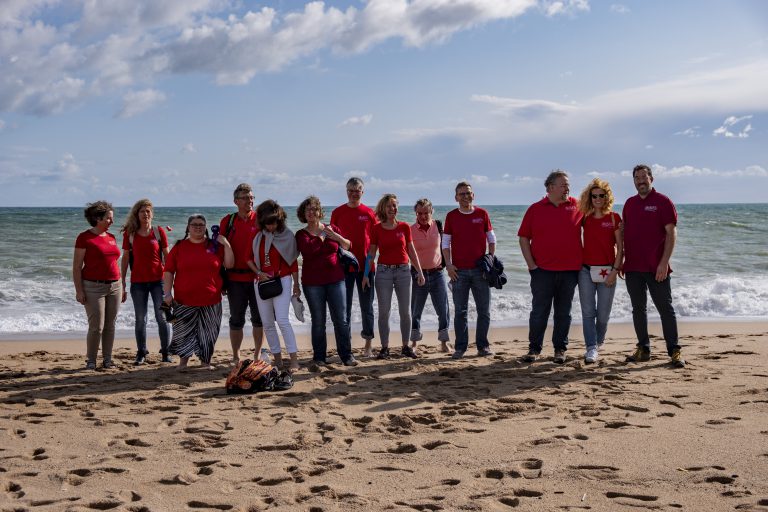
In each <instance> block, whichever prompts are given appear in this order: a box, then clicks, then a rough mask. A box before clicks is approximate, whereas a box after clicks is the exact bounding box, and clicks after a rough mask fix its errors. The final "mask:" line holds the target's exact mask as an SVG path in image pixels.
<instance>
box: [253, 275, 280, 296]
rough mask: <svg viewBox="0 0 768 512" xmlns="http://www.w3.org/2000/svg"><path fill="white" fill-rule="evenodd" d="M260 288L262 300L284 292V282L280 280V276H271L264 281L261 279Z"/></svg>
mask: <svg viewBox="0 0 768 512" xmlns="http://www.w3.org/2000/svg"><path fill="white" fill-rule="evenodd" d="M258 288H259V297H261V299H262V300H267V299H271V298H273V297H277V296H278V295H280V294H281V293H283V282H282V281H281V280H280V276H275V277H270V278H269V279H266V280H264V281H259V283H258Z"/></svg>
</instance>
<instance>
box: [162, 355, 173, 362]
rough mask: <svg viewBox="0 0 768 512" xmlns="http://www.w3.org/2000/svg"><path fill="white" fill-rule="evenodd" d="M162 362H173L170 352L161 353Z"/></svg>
mask: <svg viewBox="0 0 768 512" xmlns="http://www.w3.org/2000/svg"><path fill="white" fill-rule="evenodd" d="M163 362H164V363H172V362H173V358H172V357H171V355H170V354H163Z"/></svg>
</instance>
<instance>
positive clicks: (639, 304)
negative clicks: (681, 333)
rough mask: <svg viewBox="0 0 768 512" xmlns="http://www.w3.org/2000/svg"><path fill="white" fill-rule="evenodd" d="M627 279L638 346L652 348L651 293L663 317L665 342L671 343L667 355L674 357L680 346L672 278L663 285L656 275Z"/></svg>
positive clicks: (633, 274)
mask: <svg viewBox="0 0 768 512" xmlns="http://www.w3.org/2000/svg"><path fill="white" fill-rule="evenodd" d="M624 277H625V279H626V282H627V293H629V300H630V301H632V322H633V323H634V324H635V334H636V335H637V346H638V347H642V348H646V349H648V350H650V349H651V340H650V338H649V337H648V314H647V304H648V296H647V295H646V290H647V291H648V293H650V294H651V300H652V301H653V304H654V305H655V306H656V310H657V311H658V312H659V316H660V317H661V330H662V332H663V333H664V341H666V342H667V354H669V355H670V356H671V355H672V353H673V352H674V351H675V350H679V349H680V345H679V344H678V342H677V341H678V340H677V317H676V316H675V308H674V307H672V285H671V281H670V278H669V277H667V278H666V279H665V280H663V281H662V282H660V283H659V282H658V281H656V274H654V273H653V272H627V273H626V274H624Z"/></svg>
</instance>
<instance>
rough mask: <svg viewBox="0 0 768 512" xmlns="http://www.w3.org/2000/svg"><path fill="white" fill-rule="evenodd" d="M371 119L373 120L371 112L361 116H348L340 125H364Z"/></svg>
mask: <svg viewBox="0 0 768 512" xmlns="http://www.w3.org/2000/svg"><path fill="white" fill-rule="evenodd" d="M372 120H373V114H365V115H363V116H354V117H348V118H346V119H345V120H344V121H342V122H341V125H340V126H354V125H361V126H366V125H369V124H371V121H372Z"/></svg>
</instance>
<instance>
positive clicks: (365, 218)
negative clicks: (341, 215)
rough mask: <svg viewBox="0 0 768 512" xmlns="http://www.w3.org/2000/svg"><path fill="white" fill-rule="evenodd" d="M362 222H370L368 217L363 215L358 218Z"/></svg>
mask: <svg viewBox="0 0 768 512" xmlns="http://www.w3.org/2000/svg"><path fill="white" fill-rule="evenodd" d="M357 220H359V221H360V222H368V216H367V215H361V216H359V217H358V218H357Z"/></svg>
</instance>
